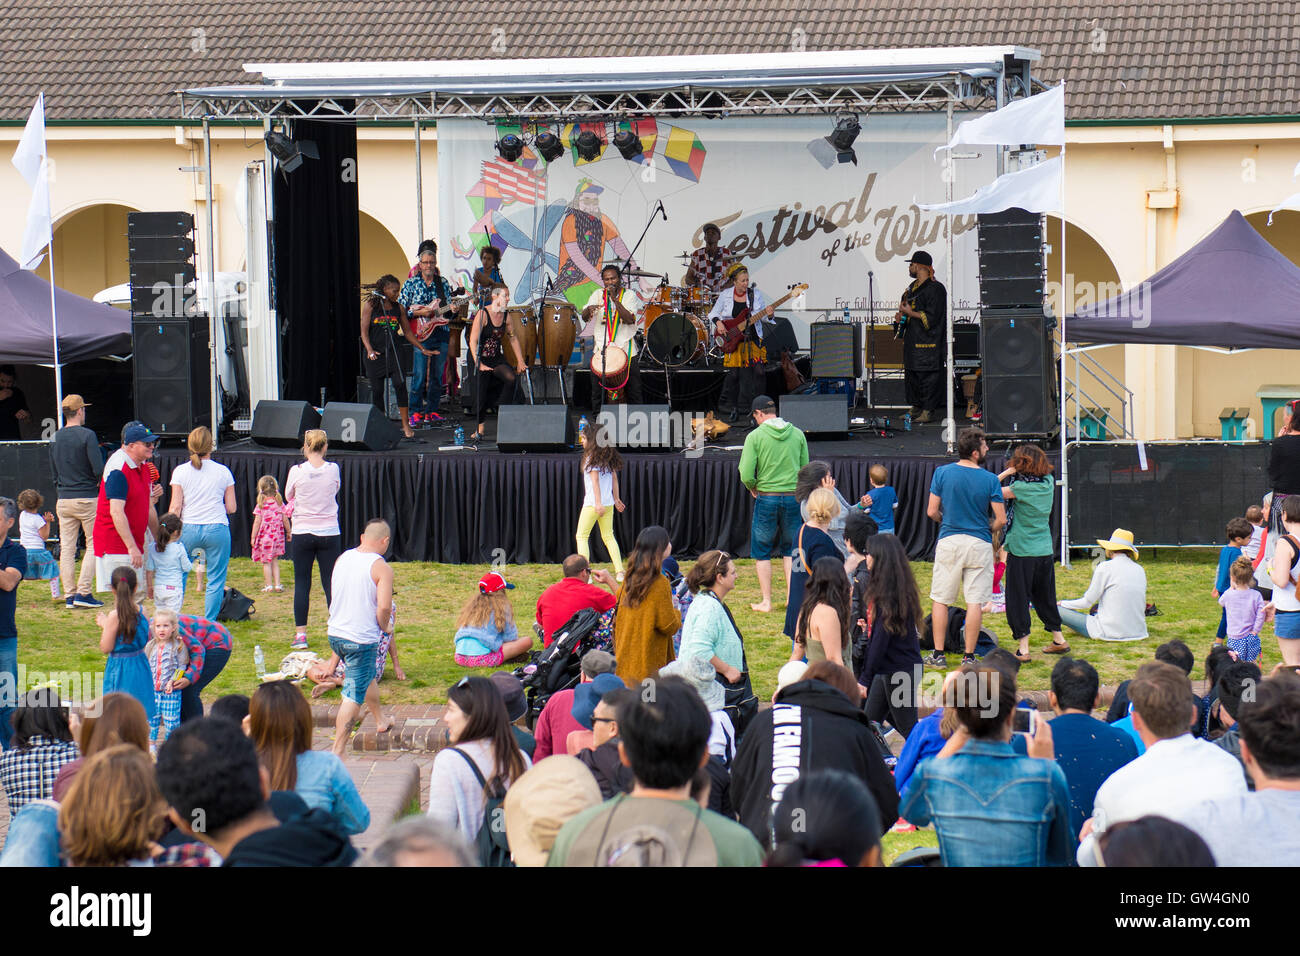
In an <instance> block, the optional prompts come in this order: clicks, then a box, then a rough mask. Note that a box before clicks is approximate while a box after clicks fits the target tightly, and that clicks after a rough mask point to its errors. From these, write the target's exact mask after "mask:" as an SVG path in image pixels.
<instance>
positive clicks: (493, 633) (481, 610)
mask: <svg viewBox="0 0 1300 956" xmlns="http://www.w3.org/2000/svg"><path fill="white" fill-rule="evenodd" d="M508 588H511V589H513V588H514V585H513V584H508V583H506V579H505V578H504V577H502V576H501V575H500V574H499V573H497V572H496V571H489V572H488V573H487V574H485V575H483V577H481V578H479V581H478V594H476V595H474V596H473V597H472V598H470V599H469V600H468V601H466V602H465V606H464V607H463V608H461V609H460V616H459V617H457V618H456V636H455V637H454V638H453V640H454V641H455V643H456V663H457V664H459V665H460V666H461V667H500V666H501V665H502V664H504V663H505V662H506V661H509V660H514V659H515V658H516V657H519V656H521V655H523V654H527V653H528V649H529V648H530V647H532V646H533V639H532V637H529V636H526V635H525V636H522V637H521V636H520V634H519V629H518V628H516V627H515V609H514V608H513V607H512V606H511V604H510V597H509V595H507V594H506V590H507V589H508Z"/></svg>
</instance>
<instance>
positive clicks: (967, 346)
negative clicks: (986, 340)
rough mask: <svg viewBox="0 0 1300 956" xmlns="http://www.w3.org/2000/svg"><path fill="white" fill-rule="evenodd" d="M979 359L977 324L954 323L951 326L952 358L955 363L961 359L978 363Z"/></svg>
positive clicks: (978, 330) (978, 329) (978, 328)
mask: <svg viewBox="0 0 1300 956" xmlns="http://www.w3.org/2000/svg"><path fill="white" fill-rule="evenodd" d="M979 357H980V327H979V323H977V322H954V323H953V324H952V358H953V361H955V362H960V361H962V360H963V359H965V360H967V361H971V360H974V361H978V360H979Z"/></svg>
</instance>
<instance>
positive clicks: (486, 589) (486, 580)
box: [478, 571, 515, 594]
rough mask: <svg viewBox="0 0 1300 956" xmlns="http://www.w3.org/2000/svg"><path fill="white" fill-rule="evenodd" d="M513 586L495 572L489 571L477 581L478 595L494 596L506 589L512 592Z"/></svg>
mask: <svg viewBox="0 0 1300 956" xmlns="http://www.w3.org/2000/svg"><path fill="white" fill-rule="evenodd" d="M514 587H515V586H514V585H513V584H510V583H508V582H507V581H506V579H505V578H503V577H502V576H501V575H500V574H499V573H497V572H496V571H489V572H488V573H487V574H485V575H483V577H481V578H479V579H478V590H479V593H480V594H496V593H497V592H498V591H504V590H505V589H506V588H510V589H511V590H514Z"/></svg>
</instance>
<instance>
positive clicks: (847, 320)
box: [844, 305, 853, 322]
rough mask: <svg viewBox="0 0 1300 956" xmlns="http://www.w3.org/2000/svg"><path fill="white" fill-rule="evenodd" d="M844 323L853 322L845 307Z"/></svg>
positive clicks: (847, 308)
mask: <svg viewBox="0 0 1300 956" xmlns="http://www.w3.org/2000/svg"><path fill="white" fill-rule="evenodd" d="M844 321H845V322H852V321H853V317H852V316H851V315H849V307H848V306H847V305H846V306H845V307H844Z"/></svg>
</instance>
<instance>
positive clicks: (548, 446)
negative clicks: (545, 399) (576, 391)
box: [497, 405, 573, 452]
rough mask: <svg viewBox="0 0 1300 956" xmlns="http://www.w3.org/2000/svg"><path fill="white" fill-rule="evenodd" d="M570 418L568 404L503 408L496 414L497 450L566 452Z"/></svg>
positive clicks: (570, 427) (570, 442)
mask: <svg viewBox="0 0 1300 956" xmlns="http://www.w3.org/2000/svg"><path fill="white" fill-rule="evenodd" d="M572 445H573V416H572V415H571V414H570V413H569V407H568V406H567V405H502V406H501V409H500V411H499V412H498V413H497V450H498V451H503V452H520V451H542V452H547V451H552V452H561V451H567V450H568V449H569V448H570V447H572Z"/></svg>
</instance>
